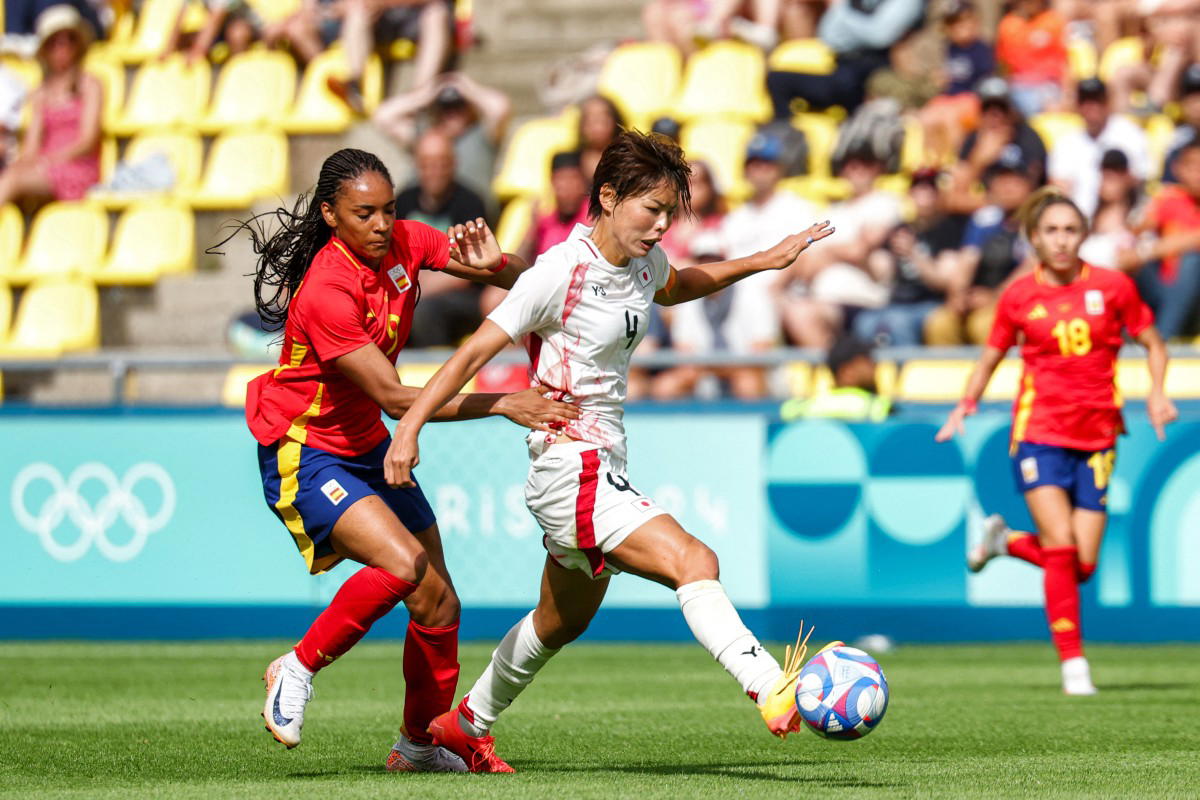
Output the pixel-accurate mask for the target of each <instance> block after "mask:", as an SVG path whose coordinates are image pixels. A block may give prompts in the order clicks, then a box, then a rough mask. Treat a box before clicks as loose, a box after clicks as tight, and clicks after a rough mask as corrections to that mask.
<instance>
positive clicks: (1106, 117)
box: [1048, 78, 1150, 218]
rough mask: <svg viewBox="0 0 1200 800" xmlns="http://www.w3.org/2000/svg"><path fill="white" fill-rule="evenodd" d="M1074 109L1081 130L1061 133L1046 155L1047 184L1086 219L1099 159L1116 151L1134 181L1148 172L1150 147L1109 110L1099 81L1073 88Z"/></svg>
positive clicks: (1095, 191)
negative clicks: (1064, 195)
mask: <svg viewBox="0 0 1200 800" xmlns="http://www.w3.org/2000/svg"><path fill="white" fill-rule="evenodd" d="M1076 98H1077V107H1078V108H1079V115H1080V116H1081V117H1083V124H1084V128H1083V130H1081V131H1073V132H1070V133H1065V134H1063V135H1062V136H1061V137H1060V138H1059V140H1058V141H1057V142H1055V144H1054V149H1053V150H1052V151H1051V152H1050V160H1049V165H1048V171H1049V177H1050V182H1051V183H1055V184H1058V185H1059V186H1061V187H1062V188H1063V189H1064V190H1065V191H1066V192H1067V193H1069V194H1070V196H1071V199H1072V200H1074V201H1075V205H1077V206H1079V209H1080V210H1081V211H1083V213H1084V214H1086V215H1087V216H1088V217H1089V218H1090V217H1091V216H1092V214H1093V213H1094V212H1095V211H1096V202H1097V199H1098V197H1099V190H1100V158H1101V156H1103V155H1104V153H1105V151H1107V150H1120V151H1121V152H1123V153H1124V154H1125V157H1126V159H1127V160H1128V164H1129V168H1130V171H1131V172H1132V173H1133V175H1134V177H1136V178H1137V179H1138V180H1145V179H1146V176H1147V175H1148V174H1149V172H1150V145H1149V143H1148V142H1147V141H1146V134H1145V133H1143V132H1142V129H1141V128H1140V127H1139V126H1138V124H1137V123H1135V122H1134V121H1133V120H1131V119H1129V118H1128V117H1126V116H1124V115H1121V114H1114V113H1112V111H1111V110H1110V109H1109V104H1108V89H1107V87H1105V85H1104V83H1103V82H1102V81H1101V80H1100V79H1099V78H1088V79H1086V80H1082V81H1080V82H1079V85H1078V87H1077V93H1076Z"/></svg>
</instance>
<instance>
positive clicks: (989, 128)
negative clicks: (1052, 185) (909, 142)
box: [948, 78, 1046, 214]
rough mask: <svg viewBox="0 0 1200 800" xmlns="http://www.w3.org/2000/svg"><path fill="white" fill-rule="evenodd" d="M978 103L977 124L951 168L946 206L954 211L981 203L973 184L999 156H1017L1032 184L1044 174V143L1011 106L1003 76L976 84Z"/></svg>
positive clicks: (966, 210) (967, 211) (961, 211)
mask: <svg viewBox="0 0 1200 800" xmlns="http://www.w3.org/2000/svg"><path fill="white" fill-rule="evenodd" d="M979 104H980V112H979V127H978V129H976V130H974V131H972V132H971V133H969V134H968V135H967V138H966V140H965V141H963V145H962V149H961V150H960V151H959V154H958V158H959V160H958V163H956V164H955V165H954V168H953V170H952V172H951V178H952V180H951V185H950V189H949V196H948V207H949V210H950V211H952V212H954V213H959V214H970V213H972V212H974V211H975V210H977V209H978V208H979V207H980V206H981V205H982V204H983V198H982V197H980V196H979V195H977V194H976V193H975V186H976V184H977V183H978V181H979V180H980V179H981V178H982V177H983V174H984V172H985V171H986V170H987V168H988V167H989V166H990V165H991V164H994V163H995V162H997V161H998V160H1000V159H1001V158H1002V157H1008V158H1009V159H1010V160H1011V159H1012V158H1019V159H1020V160H1021V161H1022V162H1023V163H1024V164H1025V165H1026V168H1027V169H1028V170H1029V177H1030V178H1031V179H1032V180H1033V182H1034V185H1035V186H1040V185H1041V183H1042V181H1043V180H1044V179H1045V176H1046V146H1045V145H1044V144H1042V139H1041V137H1040V136H1038V134H1037V131H1035V130H1034V129H1033V128H1031V127H1029V124H1028V123H1027V122H1025V118H1024V117H1022V116H1021V114H1020V112H1019V111H1017V110H1016V108H1014V106H1013V103H1012V99H1011V97H1010V95H1009V88H1008V84H1007V83H1006V82H1005V81H1004V79H1003V78H988V79H986V80H984V81H983V83H981V84H980V85H979ZM1012 154H1015V155H1012Z"/></svg>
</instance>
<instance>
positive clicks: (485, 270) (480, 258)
mask: <svg viewBox="0 0 1200 800" xmlns="http://www.w3.org/2000/svg"><path fill="white" fill-rule="evenodd" d="M446 235H447V236H448V237H449V238H450V263H449V264H447V265H446V270H445V271H446V272H447V273H449V274H450V275H453V276H454V277H456V278H463V279H464V280H468V281H475V282H476V283H486V284H488V285H489V286H499V287H500V288H501V289H511V288H512V285H513V284H514V283H516V281H517V276H518V275H520V274H521V273H522V272H524V271H525V270H527V269H529V264H528V263H526V261H525V259H523V258H521V257H520V256H518V255H513V254H511V253H505V252H502V251H501V250H500V243H499V242H497V241H496V236H495V235H494V234H493V233H492V229H491V228H489V227H488V224H487V221H486V220H484V218H483V217H477V218H475V219H473V220H468V221H467V222H464V223H463V224H461V225H453V226H451V227H450V229H449V230H447V231H446Z"/></svg>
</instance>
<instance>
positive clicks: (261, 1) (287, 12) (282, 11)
mask: <svg viewBox="0 0 1200 800" xmlns="http://www.w3.org/2000/svg"><path fill="white" fill-rule="evenodd" d="M301 5H303V2H302V0H250V7H251V8H253V9H254V12H255V13H256V14H258V16H259V17H261V18H262V20H263V22H267V23H271V22H278V21H280V20H281V19H284V18H285V17H290V16H291V15H292V14H295V13H296V12H297V11H299V10H300V6H301Z"/></svg>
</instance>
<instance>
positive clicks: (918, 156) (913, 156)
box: [900, 115, 925, 175]
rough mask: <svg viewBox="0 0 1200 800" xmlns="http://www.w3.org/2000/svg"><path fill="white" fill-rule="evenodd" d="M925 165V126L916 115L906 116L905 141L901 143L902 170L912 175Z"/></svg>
mask: <svg viewBox="0 0 1200 800" xmlns="http://www.w3.org/2000/svg"><path fill="white" fill-rule="evenodd" d="M923 166H925V128H924V126H922V125H921V121H920V120H919V119H917V117H915V116H911V115H910V116H906V117H905V118H904V141H903V142H901V143H900V171H901V172H903V173H904V174H906V175H911V174H913V173H914V172H916V171H917V170H919V169H920V168H921V167H923Z"/></svg>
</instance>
